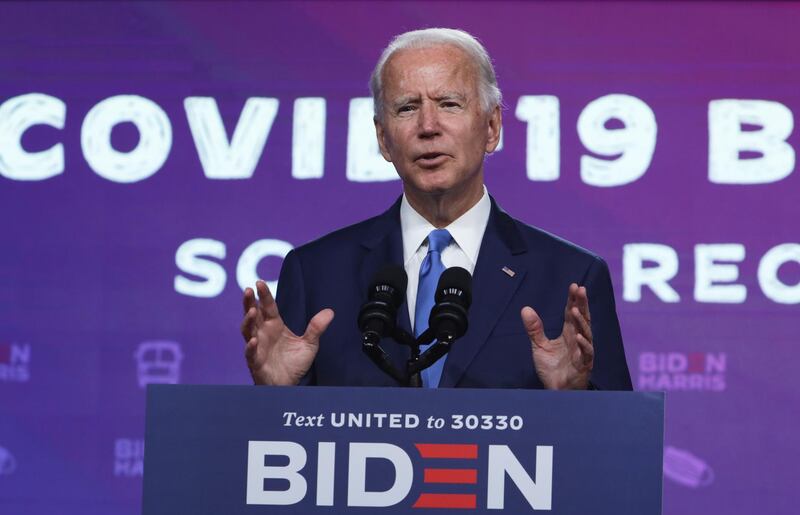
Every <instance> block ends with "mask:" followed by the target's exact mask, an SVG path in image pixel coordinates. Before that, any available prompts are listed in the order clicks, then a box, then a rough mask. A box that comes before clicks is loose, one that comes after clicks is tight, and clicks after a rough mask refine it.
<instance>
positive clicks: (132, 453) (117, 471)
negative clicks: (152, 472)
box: [114, 438, 144, 478]
mask: <svg viewBox="0 0 800 515" xmlns="http://www.w3.org/2000/svg"><path fill="white" fill-rule="evenodd" d="M143 471H144V440H143V439H141V438H117V439H116V440H114V476H115V477H127V478H131V477H142V473H143Z"/></svg>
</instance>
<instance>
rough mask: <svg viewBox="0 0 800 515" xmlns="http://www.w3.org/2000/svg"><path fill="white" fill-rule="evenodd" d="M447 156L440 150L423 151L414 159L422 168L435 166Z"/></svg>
mask: <svg viewBox="0 0 800 515" xmlns="http://www.w3.org/2000/svg"><path fill="white" fill-rule="evenodd" d="M448 157H449V156H448V155H447V154H444V153H442V152H425V153H424V154H420V155H419V156H417V158H416V159H415V161H416V162H417V164H418V165H420V166H421V167H423V168H435V167H437V166H439V165H441V164H442V163H444V162H445V161H446V160H447V158H448Z"/></svg>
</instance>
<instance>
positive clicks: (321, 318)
mask: <svg viewBox="0 0 800 515" xmlns="http://www.w3.org/2000/svg"><path fill="white" fill-rule="evenodd" d="M333 315H334V313H333V310H332V309H323V310H322V311H320V312H319V313H317V314H316V315H314V318H312V319H311V320H310V321H309V322H308V327H306V332H305V333H304V334H303V339H304V340H306V341H309V342H319V338H320V336H322V333H324V332H325V329H327V328H328V326H329V325H330V323H331V321H333Z"/></svg>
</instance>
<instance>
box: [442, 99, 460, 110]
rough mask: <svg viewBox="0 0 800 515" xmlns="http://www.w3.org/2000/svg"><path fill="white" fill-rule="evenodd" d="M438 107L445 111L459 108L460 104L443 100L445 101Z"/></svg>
mask: <svg viewBox="0 0 800 515" xmlns="http://www.w3.org/2000/svg"><path fill="white" fill-rule="evenodd" d="M439 105H441V106H442V107H444V108H445V109H452V108H459V107H461V104H459V103H458V102H456V101H455V100H445V101H443V102H442V103H441V104H439Z"/></svg>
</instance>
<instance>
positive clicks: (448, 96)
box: [392, 91, 466, 108]
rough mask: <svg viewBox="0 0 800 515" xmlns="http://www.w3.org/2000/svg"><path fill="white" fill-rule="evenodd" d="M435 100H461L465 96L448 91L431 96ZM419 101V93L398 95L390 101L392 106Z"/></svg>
mask: <svg viewBox="0 0 800 515" xmlns="http://www.w3.org/2000/svg"><path fill="white" fill-rule="evenodd" d="M433 99H434V100H435V101H437V102H441V101H442V100H460V101H462V102H465V101H466V97H465V96H464V95H462V94H461V93H457V92H455V91H448V92H445V93H442V94H440V95H437V96H435V97H434V98H433ZM419 101H420V97H419V95H406V96H403V97H400V98H398V99H396V100H394V101H393V102H392V107H395V108H396V107H400V106H403V105H405V104H408V103H418V102H419Z"/></svg>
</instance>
